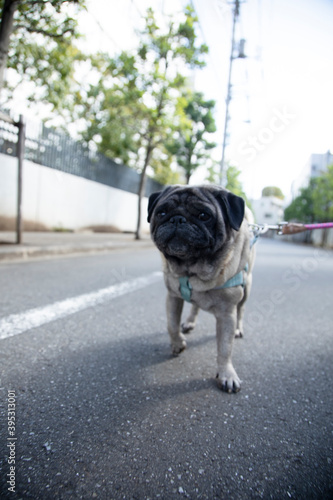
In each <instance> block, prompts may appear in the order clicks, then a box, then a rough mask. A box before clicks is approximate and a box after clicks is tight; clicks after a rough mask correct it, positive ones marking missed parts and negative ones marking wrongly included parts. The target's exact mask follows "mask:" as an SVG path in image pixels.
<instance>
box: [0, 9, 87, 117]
mask: <svg viewBox="0 0 333 500" xmlns="http://www.w3.org/2000/svg"><path fill="white" fill-rule="evenodd" d="M3 6H4V0H0V8H1V9H2V8H3ZM84 8H85V0H68V1H64V0H49V1H33V0H26V1H24V2H18V6H17V10H16V12H15V16H14V27H13V31H12V33H11V36H10V46H9V52H8V60H7V67H8V68H9V69H10V70H11V71H12V72H14V73H15V75H16V76H15V78H14V80H13V83H11V81H10V78H9V82H8V83H7V91H6V99H7V100H9V99H11V98H12V94H13V91H14V89H15V88H17V86H18V85H20V84H21V83H23V82H25V83H27V82H33V83H34V89H33V91H32V92H31V93H30V95H28V100H30V101H31V102H33V101H39V102H40V101H44V102H47V103H50V104H51V105H52V107H53V109H57V110H64V109H68V108H69V107H71V106H72V104H73V99H72V97H71V93H72V87H73V84H75V69H76V66H77V64H76V63H78V62H80V61H83V60H84V59H85V58H84V56H83V54H82V53H81V52H80V51H79V50H78V48H76V47H75V45H74V44H73V41H74V40H75V39H77V38H78V37H79V36H80V35H79V34H78V30H77V14H78V12H79V11H80V10H82V9H84ZM2 21H3V19H2ZM12 74H13V73H12ZM9 75H10V73H9ZM14 81H15V83H14ZM17 82H19V83H17ZM25 88H26V87H25Z"/></svg>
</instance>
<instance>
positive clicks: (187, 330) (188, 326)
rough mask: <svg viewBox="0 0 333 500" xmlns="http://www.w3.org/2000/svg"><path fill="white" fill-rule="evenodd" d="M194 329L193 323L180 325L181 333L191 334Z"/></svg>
mask: <svg viewBox="0 0 333 500" xmlns="http://www.w3.org/2000/svg"><path fill="white" fill-rule="evenodd" d="M194 327H195V323H194V322H193V323H192V322H190V321H188V322H186V323H182V332H183V333H191V331H192V330H193V329H194Z"/></svg>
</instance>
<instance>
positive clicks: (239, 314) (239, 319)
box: [235, 274, 252, 338]
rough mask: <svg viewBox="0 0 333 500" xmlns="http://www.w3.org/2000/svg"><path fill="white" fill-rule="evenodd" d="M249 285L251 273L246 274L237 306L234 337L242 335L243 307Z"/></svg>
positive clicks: (250, 283) (248, 292)
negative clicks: (242, 291) (244, 284)
mask: <svg viewBox="0 0 333 500" xmlns="http://www.w3.org/2000/svg"><path fill="white" fill-rule="evenodd" d="M251 285H252V274H249V275H248V276H247V279H246V286H245V288H244V297H243V298H242V300H241V302H240V303H239V304H238V306H237V327H236V332H235V337H236V338H242V337H244V326H243V317H244V309H245V302H246V301H247V299H248V296H249V295H250V291H251Z"/></svg>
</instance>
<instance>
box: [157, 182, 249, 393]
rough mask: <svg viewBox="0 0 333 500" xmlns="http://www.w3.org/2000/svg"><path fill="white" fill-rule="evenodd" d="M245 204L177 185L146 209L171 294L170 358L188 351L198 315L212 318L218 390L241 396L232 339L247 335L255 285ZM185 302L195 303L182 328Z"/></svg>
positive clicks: (216, 190)
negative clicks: (247, 303)
mask: <svg viewBox="0 0 333 500" xmlns="http://www.w3.org/2000/svg"><path fill="white" fill-rule="evenodd" d="M250 218H251V212H250V211H249V210H248V209H246V207H245V203H244V200H243V199H242V198H241V197H239V196H236V195H234V194H233V193H231V192H230V191H228V190H226V189H224V188H222V187H219V186H213V185H202V186H180V185H174V186H169V187H167V188H165V189H164V190H163V191H160V192H157V193H153V194H152V195H151V196H150V197H149V202H148V222H150V230H151V237H152V240H153V241H154V243H155V245H156V246H157V248H158V249H159V251H160V252H161V255H162V260H163V268H164V280H165V284H166V287H167V291H168V293H167V326H168V332H169V335H170V340H171V348H172V353H173V355H175V356H177V355H178V354H180V353H181V352H182V351H183V350H184V349H185V348H186V340H185V335H184V334H188V333H189V332H191V331H192V330H193V328H194V326H195V322H196V318H197V315H198V312H199V309H203V310H205V311H208V312H210V313H212V314H214V316H215V318H216V338H217V375H216V380H217V384H218V386H219V387H220V389H222V390H223V391H226V392H228V393H231V392H238V391H239V390H240V388H241V381H240V379H239V377H238V375H237V373H236V371H235V369H234V367H233V364H232V361H231V354H232V346H233V341H234V337H235V336H236V337H242V335H243V314H244V304H245V301H246V299H247V297H248V296H249V293H250V289H251V283H252V268H253V263H254V256H255V255H254V254H255V248H254V247H253V246H252V247H251V237H252V236H251V230H250V227H249V224H248V221H249V220H250ZM184 300H186V301H188V302H190V303H191V304H192V308H191V312H190V314H189V317H188V318H187V320H186V322H185V323H183V324H182V325H181V314H182V309H183V304H184Z"/></svg>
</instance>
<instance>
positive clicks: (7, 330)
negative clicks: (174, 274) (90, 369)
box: [0, 271, 162, 340]
mask: <svg viewBox="0 0 333 500" xmlns="http://www.w3.org/2000/svg"><path fill="white" fill-rule="evenodd" d="M161 276H162V272H160V271H157V272H155V273H152V274H149V275H148V276H142V277H140V278H134V279H132V280H129V281H124V282H122V283H118V284H117V285H112V286H109V287H107V288H102V289H101V290H97V291H96V292H91V293H84V294H83V295H78V296H77V297H70V298H69V299H66V300H61V301H59V302H55V303H54V304H49V305H47V306H44V307H36V308H35V309H29V310H28V311H25V312H23V313H19V314H11V315H10V316H7V317H6V318H3V319H1V320H0V340H3V339H6V338H8V337H13V336H14V335H19V334H20V333H23V332H26V331H27V330H30V329H31V328H36V327H38V326H41V325H44V324H45V323H49V322H50V321H55V320H57V319H59V318H64V317H65V316H69V315H70V314H74V313H76V312H78V311H82V310H83V309H87V308H88V307H94V306H96V305H97V304H101V303H102V302H105V301H107V300H112V299H115V298H117V297H120V296H121V295H125V294H126V293H130V292H134V291H136V290H140V289H141V288H144V287H146V286H148V285H151V284H152V283H155V282H157V281H158V280H160V278H161Z"/></svg>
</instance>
